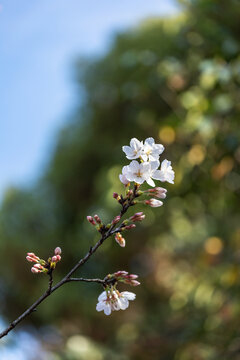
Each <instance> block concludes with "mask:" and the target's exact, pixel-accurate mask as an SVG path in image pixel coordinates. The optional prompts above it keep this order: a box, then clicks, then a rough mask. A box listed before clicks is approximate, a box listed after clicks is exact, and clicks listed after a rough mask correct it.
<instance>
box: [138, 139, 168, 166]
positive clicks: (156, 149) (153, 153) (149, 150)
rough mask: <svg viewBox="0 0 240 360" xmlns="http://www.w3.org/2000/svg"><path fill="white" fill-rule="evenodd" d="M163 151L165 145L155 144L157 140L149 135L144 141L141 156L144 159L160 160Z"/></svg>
mask: <svg viewBox="0 0 240 360" xmlns="http://www.w3.org/2000/svg"><path fill="white" fill-rule="evenodd" d="M163 151H164V146H163V145H162V144H155V140H154V139H153V138H152V137H149V138H147V139H146V140H145V142H144V145H143V148H142V154H141V158H142V159H143V161H148V160H149V161H155V160H157V161H158V159H159V155H161V154H162V152H163Z"/></svg>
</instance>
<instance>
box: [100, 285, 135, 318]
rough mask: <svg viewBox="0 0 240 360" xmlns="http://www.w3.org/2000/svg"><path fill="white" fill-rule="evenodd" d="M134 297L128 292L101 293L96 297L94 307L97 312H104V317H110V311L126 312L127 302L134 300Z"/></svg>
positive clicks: (112, 291)
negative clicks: (96, 301)
mask: <svg viewBox="0 0 240 360" xmlns="http://www.w3.org/2000/svg"><path fill="white" fill-rule="evenodd" d="M135 298H136V295H135V294H134V293H132V292H129V291H123V292H122V293H120V292H119V291H117V290H111V291H107V292H106V291H103V292H102V293H101V294H100V295H99V297H98V303H97V306H96V310H97V311H104V314H105V315H110V314H111V312H112V311H118V310H126V309H127V308H128V306H129V300H134V299H135Z"/></svg>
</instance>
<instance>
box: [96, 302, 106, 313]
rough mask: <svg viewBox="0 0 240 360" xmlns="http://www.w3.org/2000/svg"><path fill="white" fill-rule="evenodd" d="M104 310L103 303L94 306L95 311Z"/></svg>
mask: <svg viewBox="0 0 240 360" xmlns="http://www.w3.org/2000/svg"><path fill="white" fill-rule="evenodd" d="M104 308H105V303H104V302H103V301H100V302H99V303H97V306H96V310H97V311H102V310H104Z"/></svg>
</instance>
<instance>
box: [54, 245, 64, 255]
mask: <svg viewBox="0 0 240 360" xmlns="http://www.w3.org/2000/svg"><path fill="white" fill-rule="evenodd" d="M61 253H62V250H61V248H60V247H59V246H58V247H56V249H55V250H54V254H55V255H61Z"/></svg>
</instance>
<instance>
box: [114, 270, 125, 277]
mask: <svg viewBox="0 0 240 360" xmlns="http://www.w3.org/2000/svg"><path fill="white" fill-rule="evenodd" d="M127 274H128V272H127V271H124V270H119V271H117V272H115V273H114V277H116V278H117V277H123V276H126V275H127Z"/></svg>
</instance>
